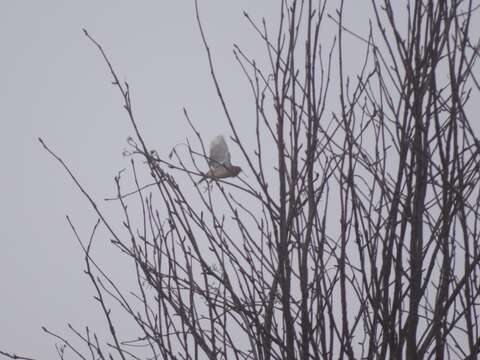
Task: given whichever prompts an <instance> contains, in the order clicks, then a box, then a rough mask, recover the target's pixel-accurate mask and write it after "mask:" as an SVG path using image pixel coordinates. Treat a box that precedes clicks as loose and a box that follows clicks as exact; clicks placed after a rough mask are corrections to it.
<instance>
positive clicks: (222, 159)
mask: <svg viewBox="0 0 480 360" xmlns="http://www.w3.org/2000/svg"><path fill="white" fill-rule="evenodd" d="M208 166H209V168H210V169H209V170H208V172H207V173H206V174H205V177H204V178H203V179H202V180H200V181H199V182H198V183H199V184H200V183H201V182H202V181H204V180H206V179H212V180H215V179H223V178H228V177H235V176H237V175H238V174H239V173H240V172H241V171H242V168H241V167H240V166H235V165H232V163H231V162H230V151H229V150H228V145H227V142H226V141H225V138H224V137H223V136H222V135H218V136H215V137H214V138H213V140H212V141H211V142H210V153H209V157H208Z"/></svg>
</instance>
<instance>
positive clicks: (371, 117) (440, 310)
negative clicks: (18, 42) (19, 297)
mask: <svg viewBox="0 0 480 360" xmlns="http://www.w3.org/2000/svg"><path fill="white" fill-rule="evenodd" d="M370 5H371V6H372V9H373V18H372V19H371V20H372V21H371V23H370V31H369V33H368V34H365V35H363V34H357V33H355V32H354V31H353V30H352V29H350V28H349V26H348V24H345V23H344V20H343V14H344V1H340V2H339V3H338V4H337V3H335V6H336V9H335V10H336V11H334V12H331V13H330V12H329V10H328V8H327V4H326V2H323V1H318V2H314V1H311V0H292V1H285V0H282V1H281V2H280V4H279V9H280V19H279V26H278V31H277V32H274V33H273V34H272V33H271V32H270V31H269V30H268V29H269V27H268V26H267V23H266V22H265V21H260V22H256V21H255V20H254V19H252V18H251V17H250V16H249V15H248V14H245V17H246V19H247V20H248V22H249V23H250V24H251V26H252V28H253V29H254V31H256V32H257V33H258V35H259V36H260V38H261V39H262V40H263V42H264V44H265V49H266V56H265V57H264V59H266V61H260V62H258V61H257V60H256V59H253V58H251V57H250V56H249V55H248V54H247V53H246V52H245V51H243V50H242V49H240V48H238V47H235V49H234V54H235V58H236V60H237V61H238V63H239V66H240V67H241V68H242V69H243V71H244V73H245V76H246V79H247V80H248V82H249V84H250V86H251V92H252V99H253V104H254V109H255V113H256V118H255V121H252V130H251V134H252V136H254V137H255V139H256V146H255V148H251V147H248V146H247V145H246V142H245V139H242V137H241V136H240V135H239V133H238V131H237V127H236V122H235V117H234V115H232V114H231V112H230V110H229V108H228V106H227V101H226V99H225V94H224V93H223V91H222V87H221V83H220V80H219V79H218V78H217V75H216V72H215V68H214V66H213V56H214V55H213V54H212V52H211V50H210V47H209V46H208V42H207V35H206V33H205V31H207V30H208V29H204V26H203V24H202V22H201V18H200V15H199V9H198V4H197V2H195V6H196V10H197V20H198V25H199V31H200V35H201V38H202V40H203V44H204V46H205V51H206V55H207V58H208V63H209V67H210V71H211V74H212V80H213V82H214V85H215V88H216V91H217V95H218V98H219V100H220V106H221V107H222V109H223V110H224V115H225V118H226V121H228V124H229V126H230V130H231V134H232V136H231V142H232V143H233V144H234V145H235V146H237V147H238V149H239V150H240V152H241V154H242V156H243V164H245V165H246V166H243V168H244V171H245V172H246V173H247V174H248V178H245V177H243V176H242V175H240V177H239V178H228V179H214V180H212V181H211V182H210V184H209V185H208V186H207V187H206V188H205V187H204V186H203V185H199V184H198V181H199V180H200V179H201V178H202V177H203V176H204V175H205V171H204V169H205V166H206V165H205V164H206V161H205V160H208V156H207V153H206V151H205V146H204V143H203V138H202V136H201V132H200V131H199V130H198V129H197V128H196V127H195V125H194V121H192V120H191V119H190V117H189V115H188V113H187V111H185V113H184V115H185V118H186V120H187V121H188V122H189V124H190V125H191V128H192V132H193V134H194V136H195V142H194V143H192V142H190V141H188V142H187V144H186V149H187V150H186V151H184V150H185V147H183V148H181V147H176V148H174V149H173V150H172V153H171V154H170V156H168V157H162V156H159V155H158V154H157V153H156V152H154V151H152V150H151V148H150V147H149V146H148V145H147V144H146V142H145V141H144V138H143V137H142V134H141V133H140V131H139V128H138V126H137V120H136V119H135V114H134V109H133V108H132V104H131V101H130V91H129V86H128V84H127V83H122V82H120V81H119V79H118V76H117V74H116V72H115V70H114V68H113V66H112V65H111V63H110V61H109V59H108V57H107V55H106V54H105V52H104V50H103V48H102V46H101V45H100V44H99V43H98V42H97V41H96V40H95V39H94V38H93V37H91V36H90V35H89V34H88V33H87V32H86V31H85V35H86V36H87V37H88V39H90V40H91V41H92V43H93V44H94V45H95V46H96V47H97V48H98V50H99V51H100V53H101V54H102V56H103V58H104V60H105V61H106V64H107V66H108V69H109V71H110V72H111V74H112V77H113V79H114V85H115V86H116V87H117V88H118V90H119V91H120V94H121V96H122V99H123V101H124V108H125V110H126V112H127V115H128V118H129V120H130V122H131V125H132V128H133V131H134V137H132V138H131V139H129V141H128V143H129V146H130V149H129V151H128V153H127V155H129V156H131V176H132V177H131V179H132V183H133V184H134V185H135V190H134V191H130V192H128V191H126V190H124V189H123V188H122V185H121V184H122V183H121V176H120V174H119V176H118V177H117V178H116V189H117V196H116V197H115V199H110V200H111V201H116V202H118V204H119V206H120V207H121V209H122V211H123V214H124V218H123V219H121V220H120V219H119V221H121V223H123V225H124V229H123V230H122V231H117V230H115V229H116V224H111V223H110V222H108V221H107V219H106V217H105V216H104V214H103V213H102V211H100V210H99V209H100V208H99V207H98V206H97V204H96V202H95V200H94V199H93V198H91V197H90V195H89V194H88V193H87V192H86V191H85V190H84V188H83V187H82V185H81V184H80V183H79V182H78V181H77V179H76V177H75V176H74V175H73V173H72V172H71V171H70V169H69V168H68V166H67V165H66V164H65V163H64V161H63V160H62V159H61V158H60V157H59V156H58V155H56V154H55V153H54V152H53V151H52V150H51V149H50V148H49V147H48V146H47V145H46V144H45V143H44V142H43V141H42V140H40V141H41V143H42V145H43V146H44V148H45V149H46V150H47V151H48V152H49V153H50V154H51V155H52V156H53V157H54V158H56V159H57V160H58V161H59V162H60V163H61V164H62V165H63V166H64V168H65V170H66V171H67V172H68V174H69V175H70V176H71V177H72V179H73V180H74V181H75V184H76V185H77V187H78V188H79V189H80V190H81V191H82V192H83V194H84V195H85V196H86V197H87V199H88V200H89V201H90V203H91V205H92V208H93V210H94V211H95V212H96V213H97V215H98V218H99V220H98V223H97V224H95V226H94V228H93V231H92V235H91V238H90V239H89V240H88V241H86V240H82V239H80V236H79V235H78V233H77V231H76V229H75V226H74V225H73V223H72V222H71V221H70V219H68V221H69V223H70V225H71V227H72V230H73V232H74V234H75V236H76V237H77V239H78V241H79V242H80V244H82V247H83V249H84V254H85V262H86V272H87V274H88V275H89V278H90V281H91V283H92V284H93V286H94V290H95V297H96V299H97V300H98V302H99V304H100V306H101V308H102V310H103V312H104V314H105V320H106V322H107V323H108V326H109V329H110V335H111V341H110V342H107V343H103V342H101V341H99V340H98V338H97V336H96V334H95V333H94V332H92V331H91V330H90V329H88V328H87V329H86V330H85V331H84V332H82V331H80V330H77V329H75V328H73V327H71V330H72V332H73V333H74V334H75V336H76V337H78V338H79V339H81V340H82V341H83V343H84V345H85V348H84V349H83V350H82V349H79V348H78V347H76V346H74V345H73V344H72V343H71V342H69V341H68V340H67V338H65V337H63V336H60V335H58V334H56V333H53V332H51V331H50V330H48V329H44V330H45V331H46V332H47V333H49V334H51V335H53V336H54V337H56V338H57V339H58V341H59V345H58V352H59V356H60V358H62V359H63V358H67V356H68V357H69V358H70V355H74V356H73V357H79V358H82V359H86V358H87V357H91V358H92V359H97V358H98V359H107V358H120V359H139V358H146V359H152V358H153V359H180V358H183V359H198V358H202V359H203V358H208V359H255V360H268V359H318V360H319V359H334V358H335V359H337V358H338V359H387V358H388V359H431V358H435V359H476V358H477V357H478V354H479V352H480V334H479V332H480V324H479V321H480V318H479V314H478V312H479V311H480V305H479V304H480V281H479V279H478V276H479V271H480V264H479V262H480V253H479V236H480V234H479V225H480V211H479V206H480V200H479V199H480V192H479V190H480V186H479V177H480V168H479V166H480V165H479V164H480V159H479V150H480V144H479V141H478V139H477V137H476V135H475V134H474V132H473V130H472V127H471V125H470V122H469V119H470V118H471V117H472V116H473V115H474V112H475V111H476V109H475V108H474V107H472V101H476V100H478V94H479V90H480V86H479V84H478V81H477V79H476V77H475V67H476V66H477V64H476V61H477V59H478V55H479V53H478V50H479V44H480V43H479V42H478V41H477V40H476V39H472V36H473V35H474V34H472V31H471V24H472V22H473V21H474V18H475V19H476V20H477V21H478V15H477V14H476V13H475V10H476V9H477V7H478V5H477V4H476V3H475V2H473V1H460V0H459V1H455V0H451V1H433V0H417V1H404V2H401V1H390V0H382V1H380V0H378V1H377V0H372V1H371V2H370ZM345 6H346V5H345ZM352 6H353V5H352ZM399 13H403V14H404V16H397V15H398V14H399ZM325 23H329V24H330V25H332V24H334V26H335V28H336V33H335V35H334V36H331V37H328V36H326V35H325V33H322V31H321V28H322V26H325ZM347 37H348V39H349V41H352V39H353V40H355V41H357V42H358V43H360V44H362V45H363V46H364V56H363V57H359V58H361V59H362V67H361V71H360V72H359V73H358V74H355V77H349V76H347V70H346V69H345V57H346V56H348V55H347V52H346V50H345V45H344V44H345V39H346V38H347ZM333 86H335V91H336V89H337V88H338V98H337V94H335V95H334V96H332V94H331V92H329V90H330V89H332V88H333ZM329 102H331V103H335V102H338V106H335V107H333V106H332V105H331V104H329ZM474 120H475V119H474ZM182 149H183V150H182ZM138 158H139V159H141V161H140V164H142V165H141V170H140V169H139V168H138V164H139V161H138V160H137V161H135V160H134V159H138ZM272 161H273V162H274V163H272ZM143 165H144V166H143ZM139 171H141V172H146V173H147V174H150V176H151V181H150V182H149V183H143V182H142V181H141V180H140V178H143V177H141V176H139ZM179 179H182V181H180V180H179ZM184 180H188V181H189V183H186V182H185V181H184ZM180 184H182V185H180ZM130 209H139V211H134V212H132V210H130ZM98 226H103V227H105V228H106V229H107V230H108V231H109V233H110V237H111V238H112V243H113V244H114V246H116V247H117V248H118V249H120V250H121V252H122V253H123V254H124V255H125V256H127V257H129V258H131V259H133V260H134V264H135V268H134V269H135V271H136V275H137V279H138V282H137V288H136V290H135V291H133V292H132V293H131V294H125V293H123V292H122V291H121V290H120V289H119V287H118V284H117V283H116V282H115V281H114V280H113V279H112V278H110V277H109V276H108V275H107V274H106V272H104V269H103V268H102V266H101V265H100V264H97V263H96V262H95V260H94V254H93V253H92V251H91V249H92V248H91V245H92V242H93V239H94V238H95V230H96V229H97V227H98ZM112 300H113V301H114V302H116V303H117V305H119V306H120V307H121V308H122V309H123V310H124V311H125V313H126V314H128V315H129V316H130V319H131V321H132V324H136V329H137V331H138V337H136V338H134V339H126V338H124V337H123V336H122V334H120V333H119V332H118V330H117V328H116V326H115V323H114V319H113V315H112V312H111V311H110V307H111V305H109V304H110V301H112ZM5 354H6V355H7V356H9V357H12V358H15V355H12V354H7V353H5ZM18 358H21V357H18Z"/></svg>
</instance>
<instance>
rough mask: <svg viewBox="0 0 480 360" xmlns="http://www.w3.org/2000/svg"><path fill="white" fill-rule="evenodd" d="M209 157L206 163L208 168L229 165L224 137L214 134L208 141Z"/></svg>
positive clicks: (228, 153) (228, 154) (228, 152)
mask: <svg viewBox="0 0 480 360" xmlns="http://www.w3.org/2000/svg"><path fill="white" fill-rule="evenodd" d="M209 157H210V158H209V159H208V165H209V166H210V169H216V168H218V167H219V166H222V165H223V166H230V165H231V163H230V151H228V145H227V142H226V141H225V138H224V137H223V136H222V135H219V136H216V137H215V138H214V139H213V140H212V142H211V143H210V156H209Z"/></svg>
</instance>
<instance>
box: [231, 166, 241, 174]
mask: <svg viewBox="0 0 480 360" xmlns="http://www.w3.org/2000/svg"><path fill="white" fill-rule="evenodd" d="M241 171H242V168H241V167H240V166H235V165H232V166H231V167H230V172H231V173H232V176H237V175H238V174H240V172H241Z"/></svg>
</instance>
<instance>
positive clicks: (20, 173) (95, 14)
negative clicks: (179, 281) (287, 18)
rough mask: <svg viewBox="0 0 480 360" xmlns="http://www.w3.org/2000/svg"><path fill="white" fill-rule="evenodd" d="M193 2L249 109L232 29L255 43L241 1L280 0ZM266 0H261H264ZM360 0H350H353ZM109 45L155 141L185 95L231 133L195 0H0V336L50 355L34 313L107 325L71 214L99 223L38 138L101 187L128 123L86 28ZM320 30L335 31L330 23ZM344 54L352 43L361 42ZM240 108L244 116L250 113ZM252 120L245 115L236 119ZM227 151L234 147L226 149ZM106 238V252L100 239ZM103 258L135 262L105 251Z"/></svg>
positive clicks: (202, 123)
mask: <svg viewBox="0 0 480 360" xmlns="http://www.w3.org/2000/svg"><path fill="white" fill-rule="evenodd" d="M200 3H201V13H202V18H203V21H204V24H205V30H206V34H207V37H208V39H209V43H210V45H211V46H212V50H213V51H214V57H215V65H216V69H217V72H218V75H219V79H220V81H221V83H222V85H223V87H224V90H225V92H226V94H227V96H228V97H227V101H228V102H229V105H230V107H231V109H232V111H233V112H234V113H235V116H236V118H237V119H249V117H252V116H253V107H252V106H250V105H251V102H250V100H249V98H248V84H247V82H246V81H245V80H244V77H243V75H242V73H241V71H240V69H239V67H238V65H236V63H235V61H234V58H233V55H232V44H233V43H238V44H239V45H240V46H242V47H243V48H244V49H246V50H247V52H249V53H250V54H252V55H257V54H259V57H261V54H263V47H262V45H261V42H260V41H259V40H258V38H257V36H256V35H255V34H254V32H253V31H252V30H251V28H250V27H249V25H248V23H247V21H246V20H245V18H244V17H243V15H242V11H243V10H248V11H249V12H250V13H252V15H254V16H257V17H261V16H267V17H271V18H275V15H276V14H277V5H278V4H277V2H276V1H258V0H244V1H223V0H205V1H201V2H200ZM259 4H260V5H259ZM356 4H358V2H356ZM362 11H363V12H364V11H365V7H364V6H361V7H360V6H358V5H357V6H355V5H353V6H350V8H349V11H347V14H346V16H347V21H350V24H351V27H352V29H355V30H358V31H360V32H361V31H364V30H366V26H367V25H368V19H367V18H366V17H365V16H363V15H364V14H363V13H362ZM84 27H85V28H86V29H87V30H88V31H89V33H90V34H91V35H92V36H94V37H95V38H96V39H97V40H98V41H99V42H101V43H102V44H103V45H104V48H105V50H106V51H107V53H108V54H109V56H110V58H111V60H112V63H113V65H114V66H115V68H116V69H117V71H118V74H119V75H120V78H121V79H122V80H128V81H129V83H130V85H131V89H132V96H133V106H134V110H135V111H136V117H137V120H138V121H139V123H140V126H141V129H142V131H143V132H144V134H145V135H146V139H147V140H148V142H149V144H150V145H151V146H152V147H154V148H155V149H156V150H157V151H158V152H159V153H160V154H162V155H165V154H168V152H169V151H170V149H171V148H172V146H173V145H174V144H176V143H178V142H181V141H183V140H184V139H185V136H187V135H188V136H191V135H192V134H191V133H190V132H189V128H188V126H187V124H186V122H185V121H184V119H183V115H182V107H183V106H185V107H186V108H187V109H188V110H189V112H190V114H191V117H192V119H193V120H194V122H195V123H196V125H197V126H198V127H199V128H200V129H201V130H202V133H203V135H204V136H205V138H206V139H209V138H211V137H213V136H214V135H217V134H220V133H224V134H226V135H229V131H228V125H227V123H226V121H225V119H224V116H223V114H222V111H221V108H220V107H219V102H218V99H217V97H216V94H215V91H214V88H213V85H212V82H211V79H210V74H209V70H208V65H207V61H206V56H205V52H204V50H203V47H202V44H201V39H200V35H199V33H198V29H197V25H196V20H195V14H194V6H193V1H160V0H145V1H113V0H108V1H107V0H104V1H97V0H86V1H81V2H80V1H76V2H73V1H63V0H58V1H54V0H48V1H22V0H16V1H14V0H12V1H8V0H7V1H2V2H1V3H0V44H1V46H2V50H1V52H2V55H1V56H0V79H1V80H2V81H1V83H2V86H1V88H0V126H1V128H0V134H1V135H2V139H1V141H0V163H1V173H0V174H1V175H0V185H1V191H2V197H1V201H0V235H1V237H0V241H1V251H0V286H1V287H0V293H1V296H0V349H2V350H7V351H10V352H18V353H22V354H25V355H32V356H39V357H40V358H45V359H46V358H51V357H52V356H53V355H54V354H55V349H54V347H53V344H54V339H52V338H50V337H48V336H47V335H44V334H43V332H42V331H41V329H40V327H41V326H47V327H48V328H50V329H52V330H55V331H58V332H61V333H67V328H66V324H67V323H68V322H71V323H72V324H74V325H75V326H77V327H80V328H81V327H84V326H86V325H91V326H92V327H96V328H102V327H104V322H103V316H102V314H101V313H100V311H99V309H98V308H97V306H96V304H95V302H94V300H93V299H92V295H93V290H92V287H91V284H90V283H89V282H88V280H87V278H86V276H85V275H84V274H83V273H82V271H83V268H84V264H83V257H82V254H81V250H80V248H79V246H78V244H77V243H76V242H75V240H74V238H73V236H72V233H71V231H70V229H69V227H68V225H67V222H66V221H65V215H66V214H69V215H70V216H71V218H72V219H73V221H74V222H75V223H76V224H77V225H78V230H79V231H80V232H81V233H82V234H83V235H88V231H89V228H90V226H91V225H92V224H93V223H94V221H95V217H94V216H93V214H92V212H91V210H90V208H89V206H88V203H87V202H86V201H85V199H84V198H83V197H82V195H81V194H80V193H79V192H78V191H77V190H76V189H75V187H74V185H73V183H72V181H71V180H70V179H69V178H68V176H66V174H65V172H64V171H63V170H62V169H61V168H60V166H59V165H58V163H56V162H54V161H53V160H52V159H51V158H50V157H49V156H48V155H47V154H46V153H45V151H43V150H42V148H41V146H40V144H39V143H38V141H37V138H38V137H42V138H44V140H45V141H46V142H47V143H48V144H49V145H50V146H51V147H52V148H53V149H54V150H55V151H56V152H57V153H58V154H60V155H61V156H62V157H63V158H64V160H65V161H66V162H67V163H68V164H69V165H70V166H71V168H72V169H73V170H74V172H75V174H77V175H78V177H79V179H80V180H81V182H82V184H83V185H85V187H86V188H87V189H88V190H89V191H90V192H91V193H92V194H93V195H94V197H95V198H96V199H98V200H99V201H100V203H101V204H102V206H104V207H105V208H106V209H109V206H113V205H109V204H104V203H103V202H101V199H103V198H104V197H106V196H108V195H112V194H113V193H114V182H113V177H114V176H115V175H116V173H117V171H118V170H120V169H122V168H123V167H125V166H127V164H128V162H127V161H126V160H125V159H124V158H123V157H122V150H123V149H124V148H125V145H126V143H125V139H126V138H127V137H128V136H129V135H132V131H131V127H130V125H129V123H128V119H127V117H126V115H125V113H124V111H123V109H122V101H121V98H120V96H119V94H118V92H117V90H116V89H115V88H114V87H113V86H111V84H110V81H111V76H110V74H109V72H108V71H107V69H106V67H105V64H104V62H103V60H102V59H101V57H100V55H99V54H98V52H97V50H96V49H95V48H94V47H93V46H92V44H91V43H90V42H89V41H88V40H87V39H86V38H85V36H84V35H83V32H82V28H84ZM327 36H328V37H330V36H331V34H327ZM350 55H353V56H349V57H348V59H347V60H348V61H352V62H355V61H357V59H358V57H357V56H356V55H357V52H356V50H355V49H351V54H350ZM245 121H246V120H245ZM239 128H240V131H244V133H245V134H246V133H247V132H248V123H240V122H239ZM232 153H233V156H235V149H232ZM100 251H105V252H107V251H108V250H107V249H101V250H100ZM109 259H111V260H110V261H111V264H109V268H111V269H113V271H116V274H117V275H119V274H120V276H122V271H125V273H124V274H123V275H124V276H125V277H128V276H129V273H128V272H129V271H130V270H131V268H128V267H127V265H128V264H125V263H123V262H122V260H121V259H118V260H117V258H116V257H111V258H109Z"/></svg>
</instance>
